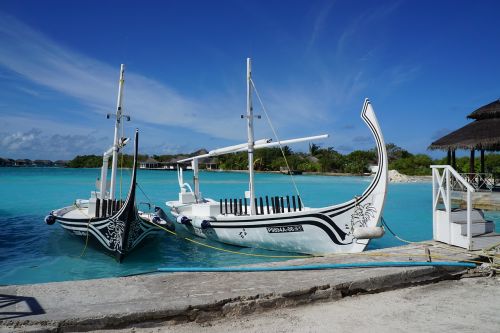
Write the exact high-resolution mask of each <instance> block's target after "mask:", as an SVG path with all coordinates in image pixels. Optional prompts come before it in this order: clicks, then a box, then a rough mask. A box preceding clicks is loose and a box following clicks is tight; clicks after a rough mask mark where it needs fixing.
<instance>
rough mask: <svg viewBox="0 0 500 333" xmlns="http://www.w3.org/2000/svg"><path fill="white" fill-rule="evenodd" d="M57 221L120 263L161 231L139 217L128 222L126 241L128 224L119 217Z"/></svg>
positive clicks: (72, 233) (69, 231)
mask: <svg viewBox="0 0 500 333" xmlns="http://www.w3.org/2000/svg"><path fill="white" fill-rule="evenodd" d="M56 221H57V223H58V224H59V225H60V226H61V227H62V228H63V229H64V230H66V231H67V232H68V233H70V234H71V235H74V236H77V237H78V238H81V239H83V241H84V242H86V243H87V242H91V243H94V244H97V245H98V247H99V248H100V249H101V250H103V251H104V252H105V253H107V254H109V255H111V256H113V257H115V258H116V259H117V260H118V261H119V262H121V261H122V260H123V258H124V257H125V256H126V254H128V253H130V252H131V251H133V250H134V249H135V248H136V247H137V246H138V245H139V244H141V243H142V241H144V240H145V239H146V238H147V237H148V236H152V235H156V234H158V233H159V232H160V231H161V230H160V229H158V228H157V227H155V226H154V225H152V224H151V223H150V222H148V221H145V220H143V219H142V218H140V217H139V216H137V217H136V218H134V219H132V220H130V221H129V222H128V225H129V232H128V234H127V236H126V239H125V238H124V237H125V229H126V228H125V223H126V222H125V221H121V220H120V219H119V218H118V217H117V216H110V217H109V218H104V219H97V220H89V219H66V218H64V217H56Z"/></svg>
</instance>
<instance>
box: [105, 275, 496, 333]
mask: <svg viewBox="0 0 500 333" xmlns="http://www.w3.org/2000/svg"><path fill="white" fill-rule="evenodd" d="M145 325H147V324H145ZM151 325H155V327H149V328H148V327H144V326H142V325H141V326H142V327H134V328H129V329H122V330H114V331H106V332H113V333H116V332H122V333H132V332H137V333H146V332H178V333H183V332H208V333H210V332H214V333H215V332H255V333H263V332H301V333H302V332H500V278H468V279H462V280H459V281H442V282H439V283H435V284H430V285H424V286H416V287H411V288H405V289H400V290H394V291H387V292H383V293H378V294H369V295H358V296H353V297H346V298H343V299H341V300H339V301H335V302H330V303H315V304H313V305H306V306H302V307H297V308H287V309H277V310H272V311H269V312H264V313H257V314H252V315H249V316H244V317H240V318H222V319H220V320H216V321H212V322H209V323H202V324H198V323H186V324H178V325H172V324H170V323H155V324H151ZM99 332H103V331H99Z"/></svg>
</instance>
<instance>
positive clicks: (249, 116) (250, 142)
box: [247, 58, 255, 215]
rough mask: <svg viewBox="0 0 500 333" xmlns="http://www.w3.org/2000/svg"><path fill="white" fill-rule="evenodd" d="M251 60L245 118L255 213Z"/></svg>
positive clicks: (250, 183)
mask: <svg viewBox="0 0 500 333" xmlns="http://www.w3.org/2000/svg"><path fill="white" fill-rule="evenodd" d="M251 79H252V60H251V59H250V58H247V120H248V122H247V123H248V176H249V186H248V190H249V192H250V215H255V200H254V198H255V191H254V180H253V178H254V175H253V151H254V149H253V146H254V135H253V107H252V82H251Z"/></svg>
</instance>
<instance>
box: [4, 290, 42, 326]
mask: <svg viewBox="0 0 500 333" xmlns="http://www.w3.org/2000/svg"><path fill="white" fill-rule="evenodd" d="M23 303H24V304H23ZM18 306H19V308H21V309H23V310H26V311H16V308H17V307H18ZM44 313H45V310H44V309H43V308H42V306H41V305H40V303H38V301H37V300H36V298H34V297H24V296H14V295H5V294H0V320H6V319H13V318H20V317H26V316H34V315H40V314H44Z"/></svg>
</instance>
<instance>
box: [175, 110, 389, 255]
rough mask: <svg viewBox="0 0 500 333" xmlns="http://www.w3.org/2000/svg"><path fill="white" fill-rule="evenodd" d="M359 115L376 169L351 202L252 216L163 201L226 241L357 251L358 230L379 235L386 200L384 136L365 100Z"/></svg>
mask: <svg viewBox="0 0 500 333" xmlns="http://www.w3.org/2000/svg"><path fill="white" fill-rule="evenodd" d="M361 118H362V119H363V120H364V122H365V123H366V124H367V126H368V128H369V129H370V130H371V132H372V134H373V136H374V139H375V143H376V147H377V156H378V169H377V173H376V174H375V176H374V177H373V179H372V181H371V183H370V185H369V186H368V187H367V188H366V189H365V191H364V192H363V193H362V194H361V195H359V196H356V197H354V198H353V199H352V200H350V201H347V202H345V203H342V204H338V205H334V206H328V207H323V208H299V210H298V211H290V208H288V207H287V209H286V211H285V209H284V207H280V205H277V206H278V210H279V211H278V212H274V213H270V212H269V210H267V211H268V213H267V214H265V212H263V211H260V214H257V215H237V214H236V215H235V214H232V213H231V214H228V213H227V212H225V209H227V208H225V207H222V206H223V205H222V202H221V203H220V204H219V203H218V202H215V201H213V200H210V199H208V200H205V201H203V202H199V203H192V204H184V203H182V202H180V201H169V202H167V203H166V204H167V206H169V207H170V211H171V213H172V214H173V215H174V216H175V217H176V219H177V221H178V222H179V223H181V224H182V226H183V227H184V229H185V230H187V231H189V232H191V233H193V234H195V235H197V236H200V237H205V238H209V239H212V240H215V241H219V242H223V243H227V244H232V245H238V246H245V247H256V248H263V249H268V250H279V251H287V252H298V253H307V254H313V255H322V254H330V253H355V252H361V251H363V250H364V249H365V248H366V246H367V245H368V242H369V239H370V238H369V237H363V238H361V236H359V235H362V234H363V232H362V231H363V230H365V231H368V232H365V233H364V234H365V235H367V234H371V235H380V236H381V235H382V234H383V229H381V228H379V229H377V228H378V227H377V225H378V222H379V220H380V218H381V216H382V211H383V208H384V204H385V197H386V192H387V174H388V160H387V152H386V148H385V143H384V139H383V137H382V133H381V130H380V126H379V124H378V121H377V119H376V117H375V113H374V111H373V109H372V107H371V104H370V102H369V101H368V100H365V103H364V105H363V109H362V112H361ZM281 202H283V201H281ZM240 205H241V204H240ZM281 206H283V204H281ZM288 206H289V205H288ZM294 206H295V205H294ZM299 207H300V206H299ZM273 210H274V209H273ZM231 211H232V208H231ZM243 211H244V212H247V211H249V207H246V208H245V209H244V210H243V209H241V208H240V209H239V212H240V213H241V212H243ZM205 212H208V213H205ZM379 230H380V232H378V231H379ZM355 235H358V236H357V237H355Z"/></svg>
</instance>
